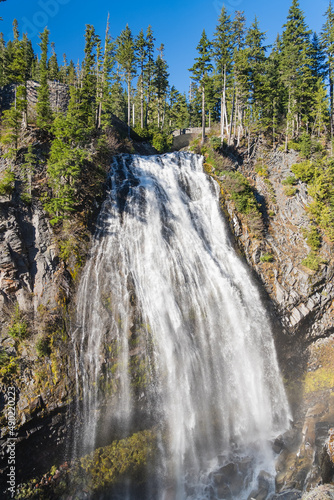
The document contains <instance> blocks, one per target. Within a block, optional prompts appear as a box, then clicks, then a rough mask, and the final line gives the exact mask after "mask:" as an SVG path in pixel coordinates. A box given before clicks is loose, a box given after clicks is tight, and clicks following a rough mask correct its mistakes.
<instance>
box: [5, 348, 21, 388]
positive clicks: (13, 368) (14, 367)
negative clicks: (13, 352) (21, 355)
mask: <svg viewBox="0 0 334 500" xmlns="http://www.w3.org/2000/svg"><path fill="white" fill-rule="evenodd" d="M18 368H19V365H18V359H17V358H16V357H14V356H9V355H8V354H7V353H6V352H5V351H1V353H0V381H1V382H2V383H8V382H9V381H10V380H11V379H12V378H13V377H14V376H15V374H16V373H17V371H18Z"/></svg>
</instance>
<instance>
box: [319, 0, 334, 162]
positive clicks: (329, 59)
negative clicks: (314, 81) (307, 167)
mask: <svg viewBox="0 0 334 500" xmlns="http://www.w3.org/2000/svg"><path fill="white" fill-rule="evenodd" d="M325 16H326V22H325V24H324V25H323V28H322V31H321V35H320V37H321V38H320V39H321V44H322V48H323V50H324V52H325V56H326V67H327V68H326V69H327V77H328V81H329V97H330V99H329V101H330V133H331V147H332V148H333V138H334V137H333V135H334V11H333V7H332V2H329V6H328V9H327V11H326V13H325ZM332 154H333V151H332Z"/></svg>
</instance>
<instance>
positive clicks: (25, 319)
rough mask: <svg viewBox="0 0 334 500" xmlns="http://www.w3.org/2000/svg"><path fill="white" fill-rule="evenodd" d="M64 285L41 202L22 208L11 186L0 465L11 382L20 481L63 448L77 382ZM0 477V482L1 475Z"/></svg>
mask: <svg viewBox="0 0 334 500" xmlns="http://www.w3.org/2000/svg"><path fill="white" fill-rule="evenodd" d="M69 286H70V284H69V279H68V276H67V273H66V271H65V270H64V266H63V264H62V263H61V261H60V260H59V258H58V255H57V245H56V240H55V236H54V233H53V231H52V228H51V227H50V224H49V221H48V218H47V216H46V214H45V212H44V211H43V208H42V206H41V204H40V203H39V202H36V201H34V202H33V203H32V204H31V205H30V206H29V205H25V204H23V203H22V202H21V201H20V200H19V197H18V195H17V193H16V192H15V191H14V193H13V196H12V197H10V198H8V197H3V198H2V199H1V200H0V408H1V410H2V413H1V419H0V421H1V426H2V430H1V439H0V470H2V471H3V472H4V473H6V471H7V470H8V448H7V444H8V441H7V439H8V438H9V436H10V427H9V426H8V410H7V409H6V407H7V404H8V401H9V392H8V390H9V389H8V388H9V387H11V388H12V389H11V391H12V395H13V397H14V403H15V406H14V408H15V424H16V425H15V431H16V434H15V438H16V447H15V448H16V463H17V464H18V465H17V469H16V474H17V476H16V478H17V481H20V480H22V479H24V477H29V476H30V477H31V475H33V474H34V473H35V472H36V471H37V470H40V469H41V466H42V468H43V467H46V468H48V467H51V465H52V464H53V463H54V460H55V457H56V456H58V455H59V453H61V452H64V450H65V445H66V436H67V432H68V424H69V422H70V418H69V414H70V402H71V400H72V398H73V384H74V382H73V381H74V374H73V368H72V365H71V352H70V351H69V349H68V345H69V338H68V333H67V330H66V324H65V309H64V305H65V304H66V300H67V298H68V295H69ZM41 346H42V347H41ZM43 346H44V349H46V350H45V351H43ZM46 354H47V355H46ZM29 450H30V451H29ZM32 450H38V452H37V453H35V452H34V453H32ZM41 464H42V465H41ZM43 464H44V465H43ZM2 477H3V478H4V479H5V474H3V475H2ZM0 482H1V481H0ZM1 489H2V488H1ZM4 490H5V488H3V489H2V491H4Z"/></svg>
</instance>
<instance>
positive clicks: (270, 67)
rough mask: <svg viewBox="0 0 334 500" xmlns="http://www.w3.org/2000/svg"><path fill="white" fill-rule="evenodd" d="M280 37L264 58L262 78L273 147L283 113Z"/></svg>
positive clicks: (265, 109)
mask: <svg viewBox="0 0 334 500" xmlns="http://www.w3.org/2000/svg"><path fill="white" fill-rule="evenodd" d="M280 44H281V41H280V37H279V36H277V38H276V41H275V44H274V47H273V49H272V51H271V54H270V55H269V57H268V58H267V60H266V70H265V74H266V78H265V80H264V87H265V88H264V94H265V103H264V112H265V117H266V119H267V120H268V124H267V126H268V128H271V130H272V144H273V149H275V147H276V140H277V130H278V125H279V117H280V116H281V115H282V114H283V93H282V86H281V83H280V76H281V75H280Z"/></svg>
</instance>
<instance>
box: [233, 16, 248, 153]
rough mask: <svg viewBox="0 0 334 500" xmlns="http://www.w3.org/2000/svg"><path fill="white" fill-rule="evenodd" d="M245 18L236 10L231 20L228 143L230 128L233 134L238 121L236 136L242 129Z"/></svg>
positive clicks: (246, 73)
mask: <svg viewBox="0 0 334 500" xmlns="http://www.w3.org/2000/svg"><path fill="white" fill-rule="evenodd" d="M245 25H246V18H245V16H244V13H243V11H239V10H237V11H236V12H235V16H234V19H233V21H232V32H233V34H234V37H233V44H234V50H233V61H234V64H233V90H232V104H231V115H230V124H229V135H228V144H230V143H231V138H232V128H233V124H234V134H235V133H236V125H237V122H238V131H239V132H238V137H239V136H240V135H241V133H242V131H243V120H244V109H243V108H244V107H245V96H246V95H247V92H248V62H247V52H246V51H245V50H244V46H245V36H246V28H245Z"/></svg>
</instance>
